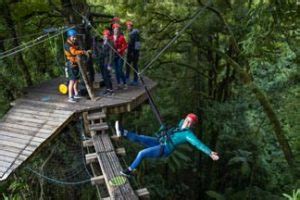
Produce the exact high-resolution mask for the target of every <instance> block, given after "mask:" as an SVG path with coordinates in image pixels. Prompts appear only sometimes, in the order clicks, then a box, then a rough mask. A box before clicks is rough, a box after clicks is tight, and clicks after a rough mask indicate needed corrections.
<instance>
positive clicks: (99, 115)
mask: <svg viewBox="0 0 300 200" xmlns="http://www.w3.org/2000/svg"><path fill="white" fill-rule="evenodd" d="M105 117H106V114H105V113H103V112H97V113H91V114H88V115H87V120H95V119H103V118H105Z"/></svg>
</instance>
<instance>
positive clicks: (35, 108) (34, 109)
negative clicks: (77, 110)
mask: <svg viewBox="0 0 300 200" xmlns="http://www.w3.org/2000/svg"><path fill="white" fill-rule="evenodd" d="M16 108H17V109H18V110H19V109H20V110H25V111H29V112H33V113H34V112H37V113H54V114H58V115H70V114H73V113H74V111H70V110H64V109H63V108H57V107H55V106H46V105H43V106H36V105H35V106H34V105H31V104H26V103H22V104H19V105H18V106H17V107H16Z"/></svg>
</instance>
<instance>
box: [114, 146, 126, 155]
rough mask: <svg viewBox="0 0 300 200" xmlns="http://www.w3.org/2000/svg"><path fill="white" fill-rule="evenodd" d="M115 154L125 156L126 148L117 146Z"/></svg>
mask: <svg viewBox="0 0 300 200" xmlns="http://www.w3.org/2000/svg"><path fill="white" fill-rule="evenodd" d="M116 154H117V155H119V156H126V150H125V148H123V147H121V148H117V149H116Z"/></svg>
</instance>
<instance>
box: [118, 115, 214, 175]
mask: <svg viewBox="0 0 300 200" xmlns="http://www.w3.org/2000/svg"><path fill="white" fill-rule="evenodd" d="M197 122H198V117H197V115H195V114H193V113H190V114H188V115H187V116H186V118H185V119H184V120H181V121H180V122H179V124H178V126H177V127H175V128H172V129H169V130H167V132H166V134H164V135H163V136H162V137H159V138H156V137H150V136H146V135H138V134H136V133H134V132H131V131H127V130H123V129H122V128H121V127H120V125H119V122H118V121H116V123H115V129H116V133H117V136H119V137H121V136H122V137H124V138H126V139H128V140H131V141H133V142H138V143H140V144H142V145H143V146H145V147H146V148H145V149H143V150H141V151H140V152H139V153H138V154H137V156H136V158H135V160H134V161H133V162H132V164H131V165H130V166H129V167H128V168H127V169H125V170H123V171H121V172H120V173H121V174H122V175H124V176H127V177H129V176H131V175H132V171H133V170H135V169H136V168H137V167H138V166H139V164H140V163H141V162H142V160H143V159H144V158H160V157H167V156H169V155H170V154H171V153H172V152H173V151H174V150H175V149H176V148H177V146H179V145H181V144H185V143H189V144H191V145H193V146H194V147H195V148H196V149H198V150H200V151H202V152H203V153H205V154H206V155H208V156H210V157H211V159H213V160H218V159H219V156H218V153H217V152H214V151H212V150H210V148H209V147H207V146H206V145H205V144H203V143H202V142H201V141H200V140H199V139H198V138H197V137H196V136H195V134H194V133H193V131H192V130H191V128H192V127H193V126H194V125H195V124H197ZM163 129H164V128H163V127H161V129H160V131H161V130H163Z"/></svg>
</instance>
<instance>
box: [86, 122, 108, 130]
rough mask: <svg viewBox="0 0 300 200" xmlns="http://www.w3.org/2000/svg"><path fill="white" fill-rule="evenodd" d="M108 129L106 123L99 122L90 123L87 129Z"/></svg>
mask: <svg viewBox="0 0 300 200" xmlns="http://www.w3.org/2000/svg"><path fill="white" fill-rule="evenodd" d="M107 129H108V125H107V124H106V123H101V124H90V125H89V130H90V131H105V130H107Z"/></svg>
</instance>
